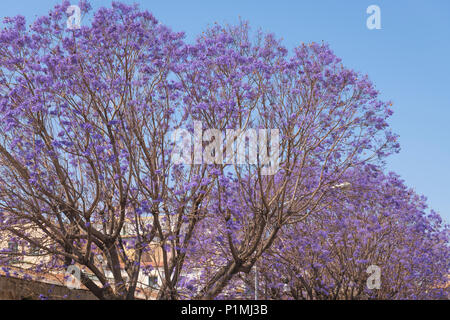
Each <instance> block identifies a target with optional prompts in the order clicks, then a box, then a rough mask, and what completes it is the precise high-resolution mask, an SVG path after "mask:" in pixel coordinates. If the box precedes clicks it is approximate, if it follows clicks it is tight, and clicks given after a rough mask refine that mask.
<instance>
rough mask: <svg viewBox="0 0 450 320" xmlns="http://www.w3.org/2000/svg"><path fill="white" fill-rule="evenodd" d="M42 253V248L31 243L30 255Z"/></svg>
mask: <svg viewBox="0 0 450 320" xmlns="http://www.w3.org/2000/svg"><path fill="white" fill-rule="evenodd" d="M39 254H40V249H39V247H38V246H36V245H34V244H30V253H29V255H30V256H38V255H39Z"/></svg>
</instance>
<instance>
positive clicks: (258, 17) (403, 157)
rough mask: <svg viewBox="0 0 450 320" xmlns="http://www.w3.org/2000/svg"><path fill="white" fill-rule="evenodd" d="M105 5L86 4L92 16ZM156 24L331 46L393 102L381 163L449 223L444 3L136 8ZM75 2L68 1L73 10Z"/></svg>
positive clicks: (151, 2) (6, 12)
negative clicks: (217, 26) (215, 27)
mask: <svg viewBox="0 0 450 320" xmlns="http://www.w3.org/2000/svg"><path fill="white" fill-rule="evenodd" d="M59 2H60V1H58V0H53V1H52V0H38V1H37V0H12V1H0V16H2V17H4V16H12V15H17V14H22V15H24V16H25V17H27V19H32V18H33V17H34V16H36V15H42V14H45V13H47V12H48V11H49V9H50V8H52V7H53V6H54V4H56V3H59ZM110 2H111V1H109V0H108V1H107V0H92V1H91V4H92V5H93V7H94V8H97V7H99V6H105V5H107V6H109V5H110ZM123 2H126V3H134V2H137V3H140V5H141V7H142V8H145V9H148V10H149V11H151V12H152V13H153V14H154V15H155V17H156V18H157V19H159V20H160V21H162V22H163V23H165V24H167V25H169V26H171V27H172V28H173V29H174V30H176V31H185V32H186V34H187V39H188V40H191V39H193V38H194V37H195V36H196V35H197V34H198V33H200V32H201V31H202V30H203V29H204V28H205V27H206V26H207V25H208V24H213V23H214V22H215V21H217V22H219V23H235V22H237V21H238V19H239V16H240V17H242V18H243V19H245V20H249V21H250V23H251V25H252V26H253V27H254V28H255V29H256V28H259V27H261V28H262V29H263V30H265V31H270V32H274V33H275V34H276V35H278V36H279V37H283V38H284V41H285V44H286V45H287V46H288V47H289V48H292V47H294V46H296V45H297V44H299V43H301V42H309V41H322V40H325V41H327V42H328V43H330V46H331V48H332V49H333V50H334V51H335V53H336V54H337V55H338V56H339V57H341V58H342V59H343V62H344V64H345V65H347V66H348V67H351V68H353V69H356V70H358V71H361V72H364V73H367V74H368V75H369V76H370V78H371V79H372V80H373V81H374V83H375V84H376V86H377V88H378V89H379V90H380V91H381V92H382V95H383V98H384V99H386V100H392V101H394V110H395V115H394V116H393V119H392V121H391V125H392V127H393V128H394V131H395V132H397V133H398V134H400V143H401V146H402V151H401V153H400V154H399V155H396V156H393V157H392V158H391V159H390V160H389V161H388V169H390V170H393V171H396V172H397V173H399V174H400V175H401V176H402V177H403V178H404V179H405V180H406V182H407V184H408V185H409V186H411V187H413V188H414V189H415V190H416V191H417V192H418V193H420V194H424V195H426V196H427V197H428V199H429V205H430V206H431V207H432V208H433V209H435V210H437V211H439V212H440V213H441V215H442V216H443V217H444V218H445V220H447V222H450V78H449V76H450V61H449V59H450V1H448V0H434V1H433V0H431V1H430V0H429V1H425V0H422V1H419V0H395V1H392V0H384V1H383V0H370V1H366V0H345V1H343V0H340V1H338V0H314V1H312V0H308V1H306V0H303V1H298V0H278V1H275V0H272V1H265V0H239V1H235V0H226V1H224V0H221V1H213V0H209V1H206V0H202V1H200V0H164V1H162V0H143V1H138V0H136V1H128V0H124V1H123ZM77 3H78V0H72V4H77ZM371 4H376V5H378V6H379V7H380V8H381V26H382V29H381V30H368V29H367V27H366V19H367V17H368V14H366V8H367V7H368V6H369V5H371Z"/></svg>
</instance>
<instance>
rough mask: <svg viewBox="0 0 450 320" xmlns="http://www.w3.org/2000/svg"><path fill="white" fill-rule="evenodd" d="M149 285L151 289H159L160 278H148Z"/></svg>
mask: <svg viewBox="0 0 450 320" xmlns="http://www.w3.org/2000/svg"><path fill="white" fill-rule="evenodd" d="M148 285H149V287H151V288H158V276H148Z"/></svg>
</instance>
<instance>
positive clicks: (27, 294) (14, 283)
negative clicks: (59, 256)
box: [0, 275, 97, 300]
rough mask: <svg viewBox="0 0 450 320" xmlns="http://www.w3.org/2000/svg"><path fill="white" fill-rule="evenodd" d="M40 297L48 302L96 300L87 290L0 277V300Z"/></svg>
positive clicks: (34, 298) (36, 298) (35, 298)
mask: <svg viewBox="0 0 450 320" xmlns="http://www.w3.org/2000/svg"><path fill="white" fill-rule="evenodd" d="M40 295H43V296H45V297H47V298H48V299H49V300H61V299H65V300H97V298H96V297H95V296H94V295H93V294H92V293H90V292H89V291H87V290H76V289H74V290H70V289H69V288H67V287H65V286H61V285H55V284H48V283H44V282H38V281H33V280H24V279H19V278H12V277H6V276H1V275H0V300H38V299H41V297H40Z"/></svg>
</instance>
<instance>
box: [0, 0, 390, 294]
mask: <svg viewBox="0 0 450 320" xmlns="http://www.w3.org/2000/svg"><path fill="white" fill-rule="evenodd" d="M68 7H69V3H68V2H67V1H65V2H63V3H62V4H61V5H58V6H56V7H55V9H54V10H53V11H52V12H51V13H49V15H47V16H44V17H40V18H38V19H37V20H36V21H34V23H33V24H32V25H31V26H29V27H27V26H26V22H25V19H24V18H23V17H21V16H18V17H14V18H7V19H5V22H4V23H5V28H4V29H3V30H2V31H0V44H1V45H0V117H1V123H0V126H1V128H0V209H1V216H0V219H1V227H0V231H1V234H2V235H1V237H2V239H6V238H7V240H8V241H9V242H16V243H20V244H21V245H25V246H30V247H34V248H36V247H37V248H39V249H40V250H42V251H43V252H44V253H45V254H46V255H48V256H50V257H52V258H51V259H47V260H43V261H41V262H39V263H38V264H37V265H36V266H34V267H33V268H34V271H35V272H46V271H48V270H50V269H51V270H53V271H55V270H62V271H63V270H65V269H66V268H67V267H68V266H70V265H72V264H77V265H79V266H82V272H81V282H82V283H83V285H85V286H86V287H87V288H88V289H89V290H90V291H91V292H92V293H93V294H95V295H96V296H97V297H98V298H101V299H133V298H135V293H136V288H137V287H138V281H139V274H140V273H141V272H148V265H146V264H145V263H144V262H143V257H144V256H146V255H152V254H153V253H154V250H155V247H156V248H158V249H159V250H160V251H159V252H161V254H160V255H159V258H158V259H159V262H160V263H161V269H162V271H161V272H162V279H163V282H162V285H161V287H160V288H159V291H158V295H157V298H159V299H179V298H193V297H195V298H199V299H212V298H216V297H219V295H220V294H221V293H222V292H223V291H224V290H225V289H226V288H227V286H229V284H230V283H232V282H233V281H234V279H236V278H237V277H239V275H240V274H242V273H249V272H250V271H251V270H252V268H253V266H254V265H255V263H256V262H257V261H259V260H260V259H261V258H262V257H263V256H264V255H265V254H266V253H267V252H268V250H269V249H270V248H271V247H272V246H273V245H274V243H277V241H278V240H277V239H279V237H280V235H284V234H285V233H286V232H288V231H287V230H289V227H287V226H291V225H295V226H298V225H300V226H301V225H302V223H313V221H314V222H315V221H320V219H322V218H320V217H321V215H322V214H324V212H325V213H327V214H328V211H326V208H327V206H328V205H329V202H330V197H331V196H332V194H333V193H334V192H335V191H336V188H335V186H336V185H337V184H339V183H341V181H342V178H343V177H345V176H346V173H347V172H348V170H350V169H352V168H355V167H359V166H361V165H362V164H365V163H368V162H371V163H374V164H379V163H382V161H383V158H384V157H386V156H387V155H389V154H390V153H392V152H395V151H397V150H398V144H397V142H396V136H395V135H394V134H392V133H391V131H390V129H389V126H388V124H387V122H386V121H387V119H388V117H389V116H390V115H391V114H392V111H391V109H390V105H391V104H390V103H389V102H383V101H381V100H380V99H379V97H378V92H377V91H376V90H375V88H374V86H373V84H372V83H371V82H370V81H369V79H368V78H367V76H363V75H360V74H358V73H357V72H355V71H352V70H349V69H347V68H345V67H344V66H343V64H342V63H341V61H340V59H339V58H337V57H336V56H335V55H334V54H333V52H332V51H331V50H330V48H329V47H328V46H327V45H326V44H324V43H322V44H317V43H311V44H302V45H300V46H299V47H297V48H295V49H294V50H293V51H292V52H291V53H289V52H288V50H287V49H286V48H284V47H283V45H282V43H281V41H280V40H278V39H277V38H276V37H275V36H273V35H271V34H264V33H262V32H257V33H256V34H252V33H251V32H250V29H249V27H248V25H247V24H246V23H245V22H242V23H240V24H238V25H236V26H219V25H215V26H213V27H211V28H209V29H207V30H206V31H205V32H204V33H203V34H201V35H200V36H199V37H198V38H197V40H196V41H194V42H193V43H192V44H189V43H185V41H184V40H183V34H182V33H176V32H173V31H171V30H170V29H169V28H168V27H166V26H164V25H163V24H161V23H159V22H158V21H157V20H156V19H155V18H154V17H153V16H152V15H151V14H150V13H148V12H146V11H142V10H140V9H139V8H138V7H137V6H127V5H124V4H121V3H113V4H112V7H111V8H101V9H99V10H98V11H96V12H95V13H94V14H91V15H90V20H89V22H87V21H83V24H82V25H81V28H79V29H68V28H67V26H66V22H67V14H66V10H67V8H68ZM79 7H80V9H81V11H82V12H83V13H84V14H86V15H89V10H90V6H89V5H88V4H87V3H86V2H80V4H79ZM180 130H181V131H180ZM174 132H178V133H179V132H182V135H178V134H174ZM199 132H200V137H198V133H199ZM192 134H193V135H194V136H195V138H194V139H190V137H191V135H192ZM173 136H175V137H178V140H177V139H176V138H174V137H173ZM180 139H181V141H182V143H180ZM192 140H194V141H192ZM247 140H248V143H246V141H247ZM239 141H240V142H241V143H239ZM242 141H243V144H244V146H245V145H246V144H248V147H247V149H248V150H247V151H248V152H244V153H241V155H243V159H244V160H246V161H244V163H241V162H240V161H238V160H237V158H239V157H234V156H235V154H234V151H235V149H239V148H240V147H242ZM191 142H192V146H193V147H192V146H191ZM239 144H240V146H239ZM186 145H188V147H187V148H186ZM191 147H192V148H191ZM180 149H181V150H183V152H182V155H181V156H179V157H176V158H174V154H178V155H180V154H179V153H180ZM244 150H245V149H244ZM190 151H192V152H190ZM253 151H254V152H253ZM247 153H248V154H247ZM255 154H256V156H254V155H255ZM224 155H225V156H224ZM174 159H177V160H176V161H174ZM180 159H181V160H183V161H179V160H180ZM241 160H242V159H241ZM350 182H351V181H350ZM361 192H362V191H361ZM377 200H378V199H377V198H376V197H375V198H374V199H373V201H374V202H376V201H377ZM346 201H351V200H346ZM342 205H345V201H344V202H342ZM324 210H325V211H324ZM355 214H356V212H355ZM373 214H374V215H375V214H376V213H373ZM367 215H369V214H368V213H367ZM312 218H314V219H312ZM309 219H312V220H311V222H307V221H309ZM323 219H325V217H324V218H323ZM125 226H127V227H129V228H130V229H131V230H128V232H129V233H130V234H132V238H129V237H128V238H125V237H124V236H123V231H124V228H125ZM217 241H220V242H221V248H222V249H223V255H222V257H221V258H220V259H219V260H215V259H213V258H214V257H215V256H216V252H211V250H212V249H213V248H215V246H216V242H217ZM298 241H301V236H300V234H299V239H298ZM305 241H306V240H305ZM317 245H319V244H317ZM198 253H202V255H201V256H200V257H199V258H198V262H203V265H200V266H196V267H195V268H194V267H193V266H192V265H191V264H190V262H189V261H191V260H190V259H191V258H192V257H193V255H195V254H198ZM208 255H210V256H208ZM0 259H2V264H7V263H8V261H7V260H8V259H10V256H9V255H7V254H1V255H0ZM186 262H189V263H188V264H186ZM298 267H299V268H303V266H302V265H301V264H299V265H298ZM199 268H200V269H199ZM201 268H204V269H205V268H206V269H207V271H208V272H207V275H206V273H204V272H203V271H199V270H201ZM306 268H307V267H306ZM105 270H109V272H111V274H112V276H107V274H106V271H105ZM195 270H197V271H195ZM194 271H195V272H194ZM124 272H125V274H124ZM88 275H93V276H94V277H95V278H96V279H97V280H96V281H94V280H93V277H92V276H88ZM192 276H200V277H203V278H202V279H204V281H202V282H201V283H199V284H198V287H197V288H195V290H191V289H190V281H187V280H186V279H190V278H192Z"/></svg>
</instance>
